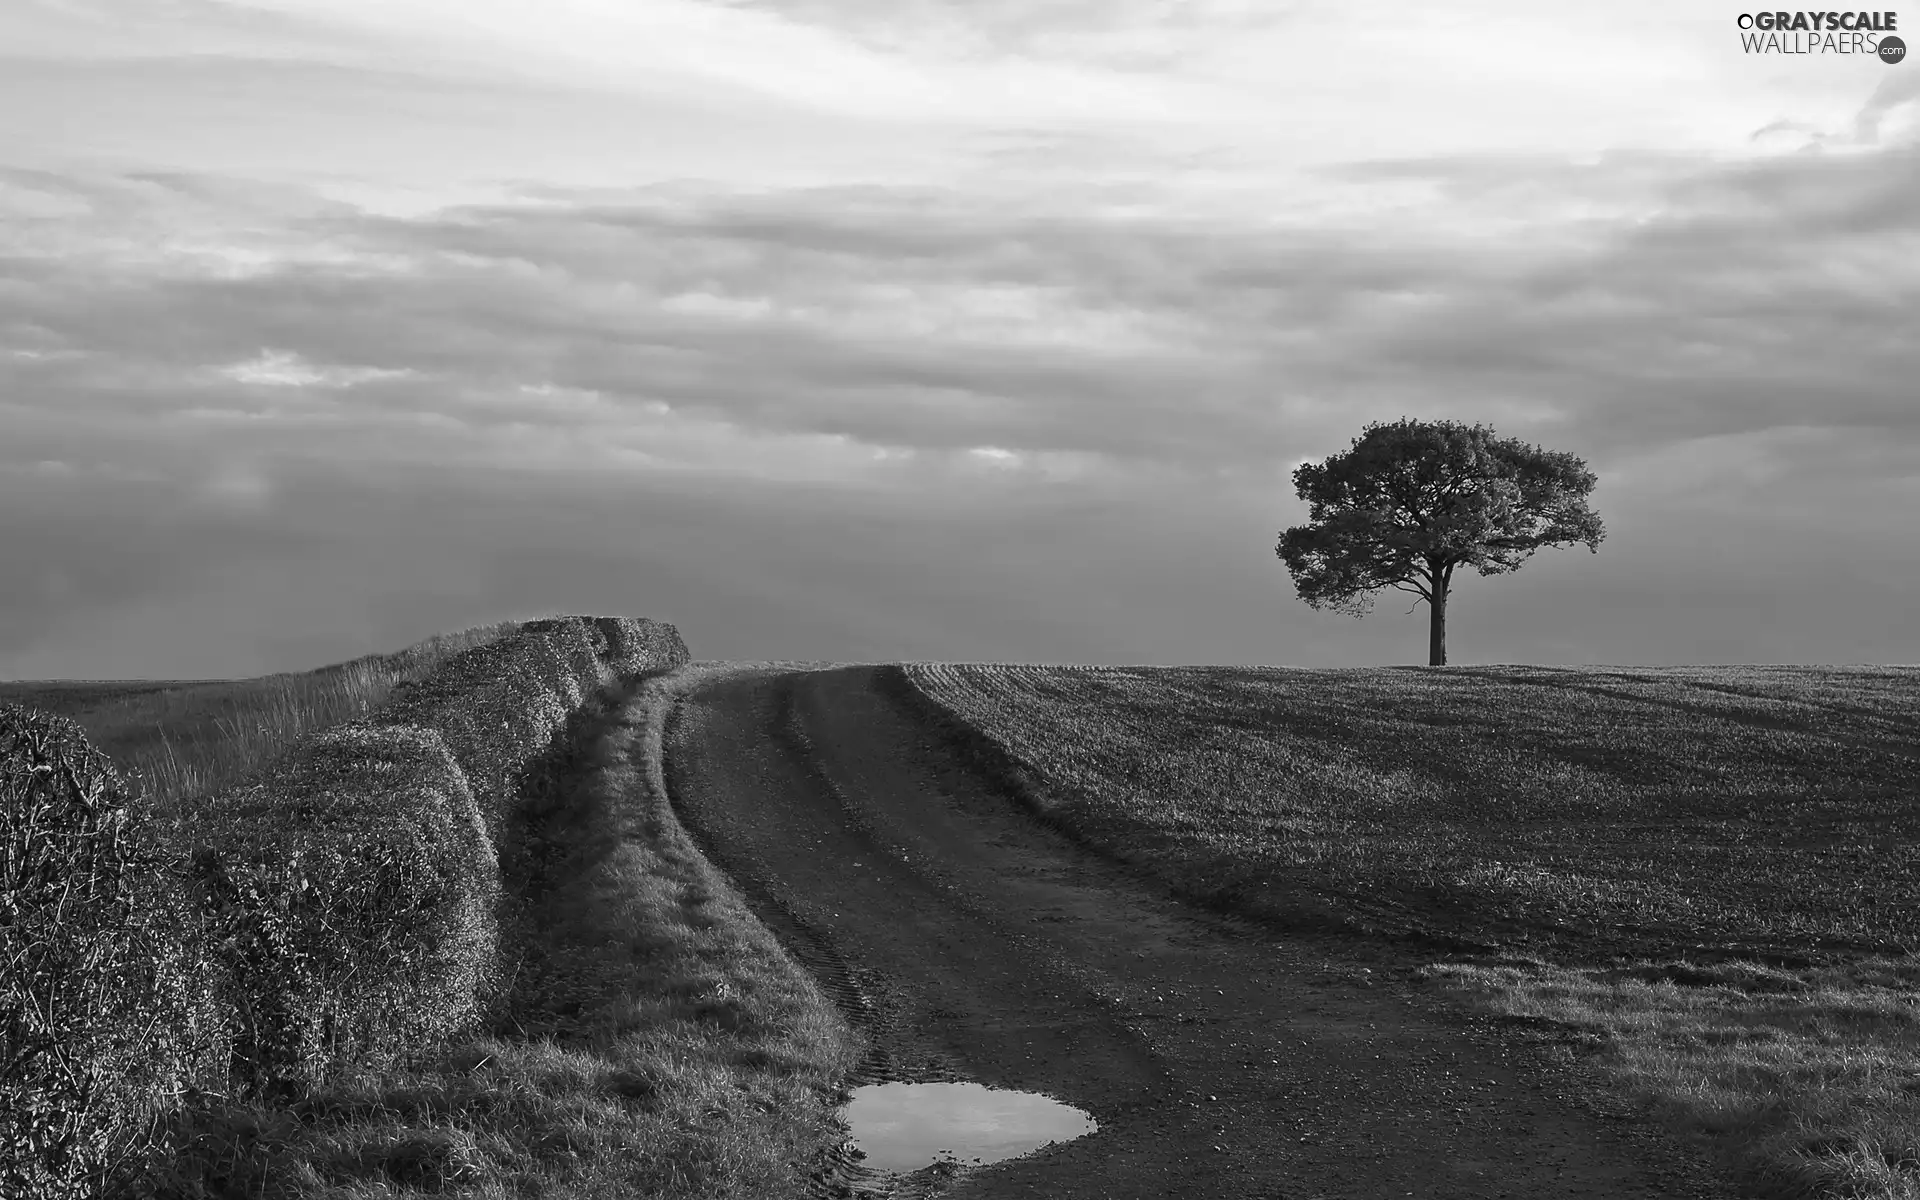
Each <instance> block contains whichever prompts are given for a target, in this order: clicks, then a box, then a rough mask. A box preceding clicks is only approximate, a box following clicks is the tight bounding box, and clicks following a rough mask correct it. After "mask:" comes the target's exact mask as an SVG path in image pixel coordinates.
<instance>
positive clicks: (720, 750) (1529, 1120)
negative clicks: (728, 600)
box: [666, 667, 1742, 1200]
mask: <svg viewBox="0 0 1920 1200" xmlns="http://www.w3.org/2000/svg"><path fill="white" fill-rule="evenodd" d="M666 773H667V781H668V788H669V792H670V793H671V796H672V800H673V803H674V807H675V809H676V811H677V812H678V814H679V816H680V818H681V820H682V821H683V822H684V823H685V825H686V826H687V828H688V829H689V831H690V832H691V833H692V834H693V836H694V838H695V840H696V841H697V842H698V843H699V844H700V846H701V848H702V850H703V851H704V852H705V853H706V854H707V855H708V856H709V858H711V859H712V860H713V861H714V863H715V864H716V865H717V866H719V867H720V868H722V869H723V870H724V871H726V872H727V874H728V875H729V876H730V877H731V878H732V879H733V881H734V882H735V884H736V885H737V886H738V887H739V888H740V890H741V892H742V893H743V894H744V895H745V896H746V897H747V899H748V902H749V904H750V905H751V906H752V908H753V909H754V911H755V913H756V914H757V915H758V916H759V917H760V918H761V919H762V920H763V921H765V922H766V924H767V925H768V927H769V928H771V929H772V930H773V931H774V933H775V934H776V935H777V936H779V938H780V939H781V941H782V943H783V944H784V945H785V946H787V948H788V949H789V951H790V952H791V953H792V954H793V955H794V957H795V958H796V959H797V960H799V961H800V962H801V963H803V964H804V965H805V966H807V968H808V969H809V970H810V971H811V972H812V973H813V974H814V976H815V977H816V978H817V979H819V980H820V982H821V983H822V985H823V986H824V987H825V988H826V990H827V991H828V992H829V993H830V994H831V995H832V996H833V997H834V999H835V1001H836V1002H837V1003H838V1004H839V1005H840V1006H841V1008H842V1010H843V1011H844V1012H845V1014H846V1016H847V1017H848V1019H849V1020H850V1021H851V1022H853V1023H854V1024H855V1025H856V1026H857V1027H859V1028H860V1029H862V1030H863V1031H864V1032H865V1033H866V1035H867V1038H868V1041H869V1044H870V1047H871V1051H870V1053H869V1056H868V1061H867V1063H866V1064H865V1066H864V1067H863V1068H862V1069H861V1071H860V1072H859V1073H858V1075H857V1076H856V1077H855V1078H852V1079H849V1080H848V1081H847V1086H849V1087H853V1086H858V1085H859V1084H863V1083H877V1082H886V1081H905V1082H935V1081H961V1080H972V1081H975V1082H979V1083H983V1084H986V1085H988V1086H990V1087H1004V1088H1017V1089H1020V1090H1024V1091H1031V1092H1040V1093H1044V1094H1046V1095H1049V1096H1052V1097H1054V1098H1056V1099H1059V1100H1062V1101H1064V1102H1066V1103H1068V1104H1071V1105H1073V1106H1075V1107H1077V1108H1080V1109H1083V1110H1085V1111H1087V1112H1088V1113H1090V1114H1091V1115H1092V1116H1093V1118H1094V1119H1095V1120H1096V1121H1097V1122H1098V1123H1099V1130H1098V1132H1096V1133H1094V1134H1091V1135H1089V1136H1087V1137H1083V1138H1078V1139H1075V1140H1073V1141H1070V1142H1064V1143H1056V1144H1054V1145H1052V1146H1049V1147H1046V1148H1043V1149H1041V1150H1039V1151H1036V1152H1035V1153H1033V1154H1031V1155H1028V1156H1026V1157H1024V1158H1019V1159H1014V1160H1009V1161H1005V1162H1000V1163H994V1164H988V1165H984V1166H980V1167H974V1168H962V1169H960V1170H959V1171H958V1172H953V1171H951V1170H950V1169H947V1170H941V1169H935V1170H929V1171H922V1172H918V1173H916V1174H914V1175H912V1176H909V1177H905V1178H895V1177H891V1176H885V1175H881V1174H880V1173H877V1172H871V1171H867V1170H864V1169H862V1168H861V1167H860V1166H859V1164H858V1163H857V1161H856V1160H852V1159H851V1158H849V1157H848V1156H847V1155H846V1154H845V1152H844V1151H843V1152H842V1153H841V1154H840V1155H838V1156H837V1157H836V1158H835V1159H834V1161H833V1163H832V1165H831V1167H830V1169H828V1170H826V1171H824V1172H823V1173H822V1175H821V1177H820V1179H819V1191H820V1194H822V1195H835V1194H838V1195H843V1196H845V1195H860V1194H862V1193H863V1192H864V1193H867V1194H871V1195H875V1196H895V1197H908V1196H925V1195H933V1194H940V1195H944V1196H948V1197H952V1198H953V1200H962V1198H964V1200H987V1198H999V1197H1048V1198H1056V1200H1068V1198H1079V1197H1085V1198H1088V1200H1095V1198H1098V1200H1123V1198H1132V1197H1147V1196H1193V1197H1234V1198H1236V1200H1242V1198H1244V1200H1334V1198H1348V1197H1368V1198H1372V1197H1409V1196H1417V1197H1421V1198H1422V1200H1447V1198H1467V1197H1473V1198H1476V1200H1478V1198H1482V1197H1502V1196H1507V1197H1516V1198H1518V1197H1528V1198H1538V1197H1567V1198H1574V1197H1616V1196H1662V1197H1674V1198H1703V1200H1704V1198H1733V1197H1739V1196H1741V1195H1742V1192H1741V1191H1739V1190H1738V1189H1737V1188H1735V1187H1734V1186H1733V1185H1732V1184H1731V1183H1730V1182H1729V1181H1728V1180H1727V1179H1726V1178H1725V1177H1724V1176H1723V1175H1722V1174H1721V1173H1720V1172H1719V1171H1718V1169H1717V1168H1716V1167H1715V1166H1714V1165H1713V1163H1712V1162H1711V1160H1710V1159H1709V1157H1708V1154H1707V1152H1706V1150H1705V1149H1704V1148H1702V1147H1700V1146H1698V1145H1694V1144H1690V1143H1684V1142H1681V1141H1679V1140H1677V1139H1676V1137H1675V1136H1674V1135H1672V1134H1670V1133H1668V1132H1667V1131H1665V1130H1664V1129H1662V1128H1661V1127H1659V1126H1657V1125H1656V1124H1654V1123H1653V1122H1652V1121H1651V1120H1650V1119H1649V1118H1648V1117H1647V1116H1646V1115H1645V1114H1643V1113H1641V1112H1638V1111H1636V1110H1635V1109H1634V1108H1632V1107H1631V1106H1629V1105H1627V1104H1625V1103H1624V1102H1622V1101H1621V1100H1619V1099H1618V1098H1616V1097H1613V1096H1611V1095H1610V1094H1609V1093H1608V1091H1607V1089H1606V1087H1605V1086H1604V1084H1603V1083H1602V1081H1601V1079H1600V1077H1599V1076H1598V1074H1597V1073H1596V1072H1594V1071H1593V1070H1592V1069H1591V1068H1590V1067H1589V1066H1588V1065H1586V1064H1585V1063H1583V1062H1582V1061H1581V1058H1582V1054H1583V1053H1584V1052H1585V1048H1583V1047H1582V1046H1581V1045H1580V1044H1579V1043H1577V1042H1576V1041H1575V1040H1574V1039H1573V1037H1572V1035H1570V1034H1566V1033H1563V1032H1560V1031H1558V1030H1555V1029H1541V1028H1536V1027H1531V1026H1526V1025H1521V1024H1518V1023H1514V1022H1507V1021H1503V1020H1500V1019H1498V1018H1495V1017H1492V1016H1488V1015H1484V1014H1479V1013H1474V1012H1470V1011H1468V1010H1466V1009H1465V1008H1463V1007H1462V1006H1461V1005H1459V1004H1458V1003H1457V1002H1455V1001H1452V1000H1450V999H1448V998H1447V997H1445V996H1443V995H1442V994H1440V993H1439V992H1437V991H1436V990H1433V989H1432V988H1431V987H1430V985H1427V984H1424V983H1422V982H1421V981H1419V980H1418V979H1416V978H1414V976H1413V971H1414V969H1415V968H1416V967H1417V966H1419V965H1420V963H1421V962H1422V961H1423V960H1421V959H1419V958H1417V957H1415V956H1414V955H1413V954H1412V953H1411V952H1410V951H1408V950H1407V949H1405V948H1396V947H1393V946H1390V945H1385V944H1381V945H1373V944H1366V943H1361V942H1357V941H1351V940H1349V941H1341V940H1337V939H1331V938H1315V937H1310V936H1302V935H1299V934H1294V933H1285V932H1281V931H1278V930H1275V929H1272V928H1267V927H1263V926H1260V925H1257V924H1254V923H1252V922H1248V921H1242V920H1238V919H1235V918H1231V917H1225V916H1220V915H1217V914H1213V913H1209V912H1206V911H1203V910H1200V909H1197V908H1194V907H1192V906H1190V905H1187V904H1184V903H1182V902H1180V901H1178V900H1176V899H1174V898H1172V897H1171V896H1169V895H1167V894H1166V893H1165V892H1164V890H1163V889H1161V888H1159V887H1158V886H1156V885H1154V884H1152V883H1150V882H1147V881H1145V880H1143V879H1142V878H1141V877H1139V876H1137V875H1136V874H1133V873H1131V872H1129V871H1128V870H1127V869H1126V868H1124V867H1122V866H1119V865H1116V864H1113V863H1111V862H1109V861H1106V860H1103V859H1100V858H1098V857H1096V856H1094V855H1092V854H1091V853H1089V852H1088V851H1086V850H1085V849H1083V848H1082V847H1080V846H1078V845H1077V844H1075V843H1073V842H1071V841H1069V840H1068V839H1067V838H1065V837H1064V836H1063V835H1061V834H1059V833H1057V832H1055V831H1053V830H1050V829H1048V828H1046V827H1045V826H1043V825H1041V824H1039V823H1038V822H1037V821H1036V820H1035V819H1034V818H1032V817H1031V816H1030V815H1028V814H1027V813H1026V812H1025V811H1024V810H1023V809H1021V808H1019V807H1018V806H1017V805H1016V804H1015V802H1014V801H1013V800H1012V799H1010V798H1008V797H1007V796H1005V795H1003V794H1001V793H1000V792H998V791H996V790H995V788H994V787H993V786H992V785H991V784H990V783H988V782H987V781H986V780H984V779H983V778H982V777H981V776H979V775H978V774H977V773H975V772H974V771H973V770H972V769H971V768H969V767H968V766H967V765H966V763H965V760H964V759H963V758H962V757H961V756H960V755H959V754H958V753H957V752H956V750H955V749H954V748H953V747H951V746H950V745H949V744H948V743H947V741H946V740H945V738H944V737H943V736H942V735H940V734H939V733H937V732H936V731H934V730H933V729H931V728H929V727H928V726H927V725H926V724H924V723H923V722H922V721H920V720H919V719H918V718H916V717H915V716H914V715H913V713H911V712H909V711H908V710H907V709H905V708H904V707H903V706H902V705H901V704H900V703H898V702H897V701H895V700H893V699H891V698H889V697H888V696H887V695H886V694H885V693H884V692H882V691H880V690H878V689H877V688H876V681H875V669H874V668H869V667H841V668H835V669H829V670H811V671H792V670H781V669H774V668H768V669H765V670H757V671H750V672H744V673H739V674H733V675H729V676H719V677H716V678H715V679H714V680H713V681H711V682H709V683H707V684H706V685H704V686H702V687H700V688H698V689H696V690H694V691H693V692H692V693H691V694H690V695H688V696H687V697H686V698H685V699H684V700H682V702H681V704H680V706H679V708H678V709H677V710H676V712H675V714H674V716H673V719H672V721H671V724H670V726H669V729H668V737H667V741H666Z"/></svg>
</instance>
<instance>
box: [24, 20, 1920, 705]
mask: <svg viewBox="0 0 1920 1200" xmlns="http://www.w3.org/2000/svg"><path fill="white" fill-rule="evenodd" d="M1739 11H1740V9H1739V8H1738V6H1737V5H1732V4H1720V3H1696V2H1689V3H1675V2H1673V0H1657V2H1652V0H1627V2H1623V3H1613V4H1605V5H1600V4H1589V5H1578V6H1574V5H1556V6H1546V5H1541V4H1538V3H1534V2H1531V0H1463V2H1459V3H1451V4H1447V5H1444V6H1442V5H1432V4H1422V3H1413V2H1411V0H1405V2H1390V0H1382V2H1380V3H1375V4H1371V5H1366V6H1358V5H1351V4H1340V3H1334V2H1332V0H1324V2H1323V0H1298V2H1288V0H7V2H6V3H5V4H0V555H4V563H5V565H4V568H0V678H4V677H13V678H60V677H66V678H108V677H111V678H134V677H226V676H237V675H251V674H258V673H263V672H267V671H274V670H291V669H304V668H307V667H313V666H318V665H321V664H323V663H327V662H333V661H338V660H340V659H344V658H347V657H351V656H354V655H357V654H361V653H366V652H368V651H371V650H381V649H392V648H396V647H398V646H400V645H403V644H405V643H407V642H410V641H413V640H416V639H418V638H420V637H424V636H426V635H428V634H430V633H433V632H435V631H439V630H444V629H450V628H455V627H460V626H465V625H470V624H474V623H478V622H482V621H488V620H494V619H499V618H503V617H526V616H534V615H541V614H548V613H554V612H583V611H584V612H603V613H621V614H633V615H647V616H654V617H659V618H663V619H666V620H670V621H672V622H674V623H675V624H677V625H678V626H679V627H680V628H681V630H682V632H683V633H684V634H685V635H686V637H687V639H688V641H689V643H690V644H691V646H692V647H693V650H694V653H695V656H696V657H701V658H758V657H778V658H837V659H847V660H880V659H976V660H979V659H984V660H1008V661H1052V662H1114V663H1138V662H1162V663H1175V662H1186V663H1290V664H1297V665H1303V666H1344V665H1366V664H1387V663H1410V662H1423V661H1425V651H1426V631H1425V620H1426V614H1425V610H1424V607H1423V608H1421V609H1420V610H1419V611H1417V612H1414V613H1413V614H1411V615H1407V607H1408V603H1409V600H1410V598H1407V597H1402V596H1400V594H1399V593H1391V592H1390V593H1387V594H1386V595H1385V597H1384V598H1383V599H1382V602H1381V603H1380V605H1379V606H1378V607H1377V608H1376V609H1375V610H1374V612H1373V614H1372V615H1371V616H1369V617H1367V618H1365V619H1364V620H1355V619H1354V618H1352V617H1349V616H1343V615H1340V614H1336V613H1331V612H1316V611H1314V610H1312V609H1309V608H1308V607H1307V606H1306V605H1305V604H1303V603H1302V602H1301V601H1300V600H1299V599H1298V598H1297V597H1296V595H1295V594H1294V591H1293V587H1292V584H1291V581H1290V580H1289V578H1288V577H1287V574H1286V571H1285V568H1284V567H1283V566H1282V565H1281V564H1280V562H1279V561H1278V559H1277V558H1276V557H1275V555H1274V543H1275V541H1276V540H1277V536H1278V533H1279V531H1280V530H1281V529H1283V528H1285V527H1286V526H1289V525H1292V524H1296V523H1298V522H1300V521H1303V520H1304V519H1305V505H1304V504H1302V503H1301V502H1300V501H1298V500H1297V499H1296V498H1295V497H1294V495H1293V492H1292V486H1291V482H1290V479H1289V476H1290V474H1291V472H1292V470H1293V468H1294V467H1295V466H1296V465H1297V464H1299V463H1301V462H1303V461H1308V460H1318V459H1322V458H1325V457H1326V456H1328V455H1331V454H1335V453H1338V452H1340V451H1343V450H1345V449H1346V448H1347V447H1348V445H1349V444H1350V443H1351V441H1352V439H1353V438H1354V437H1355V436H1357V435H1358V434H1359V432H1360V430H1361V429H1362V427H1363V426H1364V425H1366V424H1367V423H1368V422H1370V421H1376V420H1386V421H1390V420H1394V419H1397V418H1399V417H1402V416H1412V417H1423V418H1452V419H1457V420H1462V421H1467V422H1485V423H1487V424H1490V425H1492V426H1493V427H1494V428H1495V429H1496V430H1497V431H1498V432H1499V433H1500V434H1501V435H1502V436H1517V437H1520V438H1522V439H1524V440H1526V441H1530V442H1535V443H1538V444H1541V445H1544V446H1547V447H1548V448H1551V449H1556V450H1564V451H1569V452H1571V453H1574V454H1576V455H1579V456H1580V457H1582V458H1583V459H1585V460H1586V462H1587V463H1588V465H1589V466H1590V467H1591V468H1592V469H1593V470H1594V471H1595V472H1596V473H1597V474H1598V476H1599V480H1600V482H1599V486H1598V488H1597V489H1596V490H1595V492H1594V495H1593V497H1592V504H1593V507H1594V508H1595V510H1596V511H1598V512H1599V513H1600V514H1601V516H1602V517H1603V518H1604V519H1605V521H1606V524H1607V530H1608V534H1607V538H1606V540H1605V541H1604V542H1603V543H1602V544H1601V546H1600V550H1599V553H1598V554H1590V553H1589V552H1588V551H1587V550H1586V549H1585V548H1583V547H1573V548H1567V549H1557V550H1546V551H1542V552H1541V553H1540V554H1539V555H1538V556H1536V557H1535V558H1534V559H1533V560H1532V561H1530V562H1529V563H1528V564H1527V565H1526V566H1525V567H1524V568H1523V569H1522V570H1521V571H1520V572H1519V573H1517V574H1515V575H1510V576H1502V577H1497V578H1493V579H1482V578H1480V577H1479V576H1477V575H1471V574H1469V575H1466V576H1465V577H1464V578H1463V579H1462V580H1460V581H1459V582H1458V583H1457V585H1456V588H1455V599H1454V603H1453V605H1452V608H1451V610H1450V614H1449V616H1450V621H1449V624H1450V634H1451V637H1450V648H1451V651H1452V659H1453V661H1455V662H1457V663H1486V662H1549V663H1616V664H1625V663H1634V664H1660V663H1764V662H1839V663H1862V662H1900V663H1907V662H1914V661H1916V660H1920V650H1917V649H1916V647H1920V620H1917V619H1916V618H1920V605H1917V604H1916V602H1915V600H1914V597H1915V596H1916V595H1920V520H1915V514H1916V512H1920V64H1916V63H1911V62H1909V63H1905V64H1897V65H1891V66H1889V65H1886V64H1884V63H1882V62H1880V61H1878V59H1877V58H1875V57H1873V56H1871V55H1846V56H1842V55H1837V54H1836V55H1803V56H1798V57H1791V58H1790V57H1784V56H1765V57H1761V56H1753V55H1749V54H1746V53H1744V52H1743V50H1742V47H1741V42H1740V37H1739V31H1738V30H1737V28H1736V25H1735V20H1736V17H1737V16H1738V14H1739ZM1901 15H1902V16H1908V14H1901ZM1911 23H1912V25H1913V26H1914V27H1915V32H1914V33H1908V34H1907V37H1908V38H1909V39H1910V40H1911V39H1914V38H1915V36H1916V33H1920V11H1916V12H1914V13H1913V14H1911ZM1396 600H1397V601H1399V602H1398V603H1396V602H1395V601H1396Z"/></svg>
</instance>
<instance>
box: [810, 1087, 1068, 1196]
mask: <svg viewBox="0 0 1920 1200" xmlns="http://www.w3.org/2000/svg"><path fill="white" fill-rule="evenodd" d="M840 1116H841V1119H843V1120H844V1121H846V1123H847V1126H848V1128H849V1129H851V1130H852V1134H853V1136H852V1138H851V1141H852V1142H853V1144H854V1145H855V1146H857V1147H858V1148H859V1149H860V1150H861V1151H862V1152H863V1153H864V1155H865V1157H864V1158H862V1159H861V1160H860V1165H861V1166H862V1167H865V1168H867V1169H869V1170H873V1171H882V1172H889V1173H895V1172H897V1173H902V1174H904V1173H906V1172H910V1171H918V1170H920V1169H921V1168H922V1167H927V1166H931V1165H933V1164H935V1163H939V1162H951V1163H956V1164H959V1165H962V1166H968V1167H972V1166H980V1165H983V1164H986V1163H993V1162H1000V1161H1001V1160H1003V1159H1008V1158H1018V1157H1020V1156H1021V1155H1023V1154H1028V1153H1031V1152H1032V1151H1034V1150H1038V1149H1039V1148H1040V1147H1042V1146H1045V1145H1048V1144H1049V1143H1052V1142H1065V1141H1071V1140H1073V1139H1074V1138H1077V1137H1084V1136H1086V1135H1087V1134H1089V1133H1092V1132H1094V1130H1096V1129H1098V1128H1099V1126H1098V1125H1097V1124H1096V1123H1095V1122H1094V1120H1093V1118H1092V1117H1090V1116H1088V1115H1087V1114H1086V1113H1084V1112H1082V1111H1080V1110H1079V1109H1077V1108H1074V1107H1072V1106H1070V1105H1066V1104H1062V1103H1060V1102H1059V1101H1058V1100H1054V1099H1051V1098H1050V1097H1047V1096H1042V1095H1039V1094H1037V1093H1034V1092H1015V1091H1006V1090H1002V1089H999V1088H989V1087H984V1086H982V1085H981V1084H977V1083H877V1084H870V1085H868V1086H866V1087H858V1088H855V1089H853V1093H852V1099H851V1100H849V1101H848V1102H847V1104H846V1105H845V1106H844V1107H842V1108H841V1110H840Z"/></svg>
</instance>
